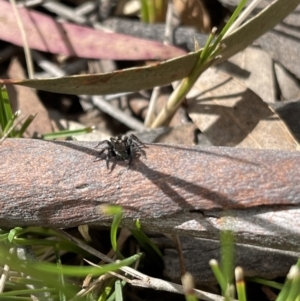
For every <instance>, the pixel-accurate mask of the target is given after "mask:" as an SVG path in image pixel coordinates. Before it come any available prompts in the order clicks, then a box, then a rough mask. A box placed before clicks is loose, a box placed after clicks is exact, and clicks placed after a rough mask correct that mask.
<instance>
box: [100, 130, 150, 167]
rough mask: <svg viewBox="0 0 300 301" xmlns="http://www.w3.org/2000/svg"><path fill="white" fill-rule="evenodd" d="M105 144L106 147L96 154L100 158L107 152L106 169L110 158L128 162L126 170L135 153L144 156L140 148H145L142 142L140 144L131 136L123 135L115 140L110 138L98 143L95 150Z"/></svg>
mask: <svg viewBox="0 0 300 301" xmlns="http://www.w3.org/2000/svg"><path fill="white" fill-rule="evenodd" d="M104 143H106V144H107V146H106V147H104V148H103V149H102V150H101V151H100V152H99V154H98V156H100V155H101V154H102V153H103V152H105V151H107V154H106V166H107V168H108V163H109V161H110V159H111V158H112V157H115V158H116V160H119V161H123V160H127V159H128V160H129V163H128V168H129V167H130V164H131V162H132V160H133V157H134V155H135V153H136V151H138V152H141V153H143V154H145V152H144V151H143V150H142V147H146V146H145V144H144V143H143V142H141V141H140V140H139V139H138V138H137V137H136V136H134V135H133V134H131V135H129V137H127V136H125V135H123V136H122V135H119V136H117V137H116V138H113V137H112V138H110V141H109V140H103V141H101V142H100V143H98V144H97V145H96V146H95V148H97V147H98V146H99V145H101V144H104Z"/></svg>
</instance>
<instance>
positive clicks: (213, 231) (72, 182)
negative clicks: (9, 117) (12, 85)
mask: <svg viewBox="0 0 300 301" xmlns="http://www.w3.org/2000/svg"><path fill="white" fill-rule="evenodd" d="M95 144H96V143H92V142H59V141H56V142H48V141H42V140H31V139H28V140H27V139H6V140H5V141H4V142H3V144H2V145H1V146H0V155H1V169H0V208H1V209H0V227H14V226H28V225H39V226H49V227H61V228H67V227H72V226H77V225H81V224H98V225H99V224H100V225H109V224H110V221H111V217H108V216H106V215H104V214H102V213H101V206H102V205H103V204H117V205H120V206H122V207H123V209H124V218H123V225H125V226H127V227H134V223H135V220H136V219H140V221H141V224H142V226H143V227H144V228H145V229H150V230H154V231H159V232H164V233H174V234H175V233H177V234H184V235H193V236H198V237H202V238H210V239H218V238H219V234H220V233H219V232H220V230H222V229H231V230H233V231H234V233H235V235H236V239H237V241H238V242H241V243H250V244H255V245H261V246H268V247H275V248H280V249H286V248H288V249H290V250H295V251H298V250H299V245H300V244H299V242H300V235H299V229H300V208H299V204H300V169H299V164H300V163H299V162H300V153H299V152H284V151H275V150H251V149H236V148H225V147H209V148H200V147H185V146H178V145H176V146H175V145H162V144H156V145H154V144H151V145H147V148H146V149H145V153H146V158H145V157H144V156H140V157H137V158H135V159H134V160H133V162H132V165H131V166H130V168H129V169H127V166H128V162H126V161H117V162H115V161H113V160H112V161H111V162H110V169H109V170H108V169H107V168H106V163H105V155H104V156H103V157H100V158H99V160H98V161H95V159H96V156H97V154H98V150H96V149H94V146H95ZM111 167H112V169H111Z"/></svg>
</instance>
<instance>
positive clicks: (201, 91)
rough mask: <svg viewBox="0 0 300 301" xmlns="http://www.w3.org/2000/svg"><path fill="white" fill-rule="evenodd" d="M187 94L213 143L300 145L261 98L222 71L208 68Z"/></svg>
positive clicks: (195, 117) (288, 147) (199, 123)
mask: <svg viewBox="0 0 300 301" xmlns="http://www.w3.org/2000/svg"><path fill="white" fill-rule="evenodd" d="M187 98H189V101H188V103H189V108H188V112H189V116H190V118H191V119H192V120H193V121H194V123H195V124H197V126H198V128H199V129H200V130H201V132H203V134H205V136H206V137H207V138H208V139H209V140H210V141H211V143H212V144H213V145H218V146H238V147H247V148H264V149H281V150H296V149H297V148H298V147H299V146H298V144H297V142H296V140H295V139H294V138H293V137H292V136H291V134H290V132H289V131H288V130H287V128H286V126H285V124H284V123H283V122H282V121H281V120H280V118H279V117H278V115H276V114H275V113H274V112H272V111H271V110H270V108H269V107H268V105H267V104H266V103H264V102H263V101H262V100H261V98H259V97H258V96H257V95H256V94H255V93H253V92H252V91H251V90H249V89H248V88H247V87H245V86H244V85H243V84H241V83H240V82H238V81H237V80H235V79H234V78H232V77H231V76H229V75H227V74H225V73H223V72H220V71H218V70H216V69H209V70H207V71H205V72H204V73H203V74H202V76H201V77H200V78H199V79H198V81H197V82H196V84H195V86H194V87H193V89H192V90H191V92H190V93H189V94H188V96H187Z"/></svg>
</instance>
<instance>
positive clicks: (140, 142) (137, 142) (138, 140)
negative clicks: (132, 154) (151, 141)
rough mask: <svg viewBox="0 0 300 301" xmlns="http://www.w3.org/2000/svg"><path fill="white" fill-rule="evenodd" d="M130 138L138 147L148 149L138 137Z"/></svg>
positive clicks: (132, 136) (131, 136)
mask: <svg viewBox="0 0 300 301" xmlns="http://www.w3.org/2000/svg"><path fill="white" fill-rule="evenodd" d="M129 137H130V138H131V139H132V140H133V141H134V142H135V144H136V145H138V146H143V147H146V146H145V144H144V143H143V142H142V141H141V140H140V139H139V138H138V137H137V136H135V135H133V134H131V135H130V136H129Z"/></svg>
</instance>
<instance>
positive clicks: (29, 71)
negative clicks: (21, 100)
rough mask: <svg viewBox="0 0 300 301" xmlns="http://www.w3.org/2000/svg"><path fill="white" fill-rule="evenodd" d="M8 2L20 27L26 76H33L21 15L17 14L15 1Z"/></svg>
mask: <svg viewBox="0 0 300 301" xmlns="http://www.w3.org/2000/svg"><path fill="white" fill-rule="evenodd" d="M10 3H11V6H12V8H13V11H14V14H15V17H16V21H17V24H18V27H19V29H20V33H21V37H22V42H23V47H24V53H25V60H26V65H27V71H28V76H29V78H33V74H34V67H33V62H32V57H31V52H30V48H29V45H28V41H27V37H26V33H25V29H24V25H23V22H22V20H21V17H20V14H19V11H18V8H17V5H16V1H15V0H10Z"/></svg>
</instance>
